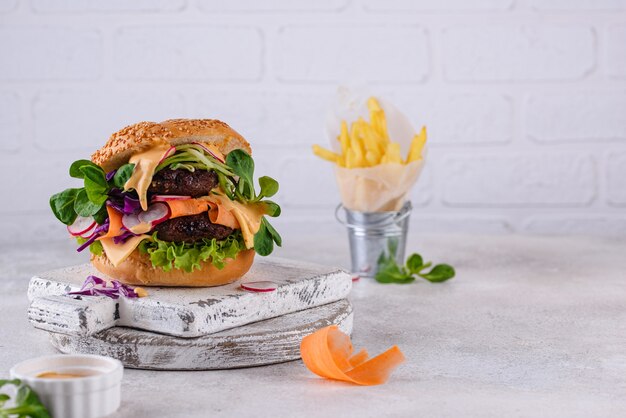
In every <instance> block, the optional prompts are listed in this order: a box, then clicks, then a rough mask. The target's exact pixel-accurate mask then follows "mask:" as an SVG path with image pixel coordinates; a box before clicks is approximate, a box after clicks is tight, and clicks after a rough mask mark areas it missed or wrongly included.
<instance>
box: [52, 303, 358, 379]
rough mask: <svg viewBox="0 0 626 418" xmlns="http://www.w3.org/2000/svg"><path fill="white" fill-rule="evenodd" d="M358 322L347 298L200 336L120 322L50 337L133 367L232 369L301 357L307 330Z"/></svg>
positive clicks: (64, 346) (71, 349)
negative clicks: (87, 331) (85, 333)
mask: <svg viewBox="0 0 626 418" xmlns="http://www.w3.org/2000/svg"><path fill="white" fill-rule="evenodd" d="M352 323H353V313H352V306H351V305H350V302H348V301H347V300H345V299H344V300H340V301H338V302H333V303H330V304H328V305H323V306H319V307H316V308H311V309H307V310H304V311H300V312H295V313H291V314H287V315H283V316H280V317H278V318H272V319H267V320H265V321H261V322H256V323H254V324H249V325H245V326H242V327H238V328H234V329H230V330H226V331H222V332H219V333H217V334H212V335H207V336H204V337H198V338H177V337H172V336H169V335H161V334H155V333H153V332H147V331H140V330H136V329H132V328H123V327H115V328H110V329H108V330H105V331H102V332H100V333H98V334H95V335H91V336H76V335H66V334H57V333H50V339H51V342H52V345H53V346H55V347H56V348H57V349H59V350H60V351H61V352H63V353H66V354H77V353H83V354H99V355H103V356H109V357H113V358H116V359H118V360H120V361H121V362H122V363H124V366H126V367H130V368H137V369H153V370H212V369H231V368H237V367H250V366H262V365H267V364H275V363H282V362H285V361H290V360H296V359H298V358H300V342H301V341H302V338H304V337H305V336H307V335H309V334H311V333H313V332H315V331H316V330H318V329H320V328H323V327H325V326H328V325H338V326H339V329H341V330H342V331H343V332H345V333H347V334H351V333H352Z"/></svg>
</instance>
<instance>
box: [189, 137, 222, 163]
mask: <svg viewBox="0 0 626 418" xmlns="http://www.w3.org/2000/svg"><path fill="white" fill-rule="evenodd" d="M193 144H194V145H197V146H199V147H200V148H202V149H203V150H204V151H205V152H206V153H207V154H209V155H211V157H213V158H215V159H216V160H217V161H219V162H220V163H222V164H223V163H224V159H223V158H221V157H219V156H217V155H215V152H213V151H211V148H209V147H207V146H206V145H204V144H203V143H201V142H194V143H193Z"/></svg>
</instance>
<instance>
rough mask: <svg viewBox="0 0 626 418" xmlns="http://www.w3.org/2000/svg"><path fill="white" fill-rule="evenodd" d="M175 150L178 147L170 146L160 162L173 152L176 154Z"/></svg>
mask: <svg viewBox="0 0 626 418" xmlns="http://www.w3.org/2000/svg"><path fill="white" fill-rule="evenodd" d="M175 152H176V147H173V146H172V147H170V149H168V150H167V151H165V154H163V156H162V157H161V159H160V160H159V164H161V163H162V162H163V160H165V159H166V158H167V157H171V156H172V154H174V153H175Z"/></svg>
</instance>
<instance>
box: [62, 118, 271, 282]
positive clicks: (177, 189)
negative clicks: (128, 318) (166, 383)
mask: <svg viewBox="0 0 626 418" xmlns="http://www.w3.org/2000/svg"><path fill="white" fill-rule="evenodd" d="M251 154H252V150H251V148H250V144H249V143H248V142H247V141H246V140H245V139H244V138H243V137H242V136H241V135H239V134H238V133H237V132H236V131H234V130H233V129H232V128H231V127H230V126H228V125H227V124H225V123H224V122H221V121H219V120H214V119H174V120H167V121H164V122H161V123H155V122H140V123H137V124H135V125H131V126H127V127H126V128H124V129H122V130H120V131H119V132H116V133H114V134H113V135H111V137H110V138H109V140H108V141H107V142H106V144H105V145H104V146H103V147H102V148H100V149H99V150H98V151H96V152H95V153H94V154H93V155H92V156H91V160H78V161H75V162H74V163H72V165H71V166H70V169H69V174H70V176H71V177H74V178H77V179H80V180H82V181H83V187H79V188H70V189H66V190H64V191H62V192H60V193H57V194H55V195H53V196H52V197H51V198H50V207H51V208H52V212H53V213H54V215H55V216H56V218H57V219H58V220H59V221H61V222H62V223H64V224H65V225H67V230H68V232H69V233H70V235H71V236H73V237H75V238H76V239H77V241H78V243H79V247H78V249H77V250H78V251H83V250H84V249H86V248H89V250H90V252H91V263H92V264H93V266H94V267H95V268H96V269H97V270H98V271H100V272H102V273H105V274H107V275H108V276H110V277H112V278H115V279H117V280H120V281H121V282H123V283H127V284H131V285H144V286H194V287H199V286H217V285H222V284H226V283H229V282H233V281H235V280H237V279H238V278H240V277H242V276H243V275H244V274H245V273H246V272H247V271H248V270H249V269H250V267H251V265H252V262H253V260H254V256H255V254H259V255H261V256H266V255H269V254H270V253H271V252H272V251H273V248H274V244H276V245H279V246H280V245H281V238H280V235H279V234H278V232H277V231H276V230H275V229H274V228H273V227H272V225H271V224H270V223H269V221H268V219H267V217H275V216H278V215H280V207H279V206H278V205H277V204H276V203H275V202H273V201H271V200H268V198H270V197H272V196H273V195H275V194H276V192H277V191H278V183H277V182H276V180H274V179H272V178H271V177H267V176H263V177H260V178H259V179H258V187H257V185H256V184H255V181H254V160H253V159H252V157H251Z"/></svg>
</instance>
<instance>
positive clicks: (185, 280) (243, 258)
mask: <svg viewBox="0 0 626 418" xmlns="http://www.w3.org/2000/svg"><path fill="white" fill-rule="evenodd" d="M254 254H255V253H254V250H243V251H240V252H239V254H237V257H236V258H235V259H234V260H231V259H229V260H226V265H225V266H224V268H223V269H221V270H220V269H218V268H217V267H215V266H214V265H213V264H211V263H209V262H206V261H204V262H201V263H200V270H194V271H192V272H191V273H187V272H185V271H183V270H179V269H175V268H173V269H171V270H170V271H163V270H162V269H161V268H159V267H153V266H152V263H151V262H150V258H149V257H148V256H147V255H146V254H141V253H140V252H139V251H137V250H135V251H133V252H132V253H131V254H130V256H128V258H127V259H126V260H124V261H122V263H121V264H120V265H119V266H117V267H115V266H113V264H111V262H110V261H109V259H108V258H107V257H106V255H104V254H103V255H100V256H96V255H92V256H91V264H93V266H94V267H95V268H96V269H97V270H98V271H100V272H102V273H104V274H107V275H108V276H110V277H113V278H115V279H117V280H119V281H121V282H122V283H126V284H130V285H135V286H180V287H209V286H220V285H223V284H227V283H231V282H234V281H236V280H237V279H239V278H240V277H242V276H243V275H244V274H246V273H247V272H248V270H250V267H251V266H252V262H253V261H254Z"/></svg>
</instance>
